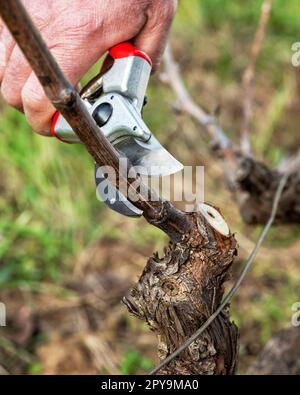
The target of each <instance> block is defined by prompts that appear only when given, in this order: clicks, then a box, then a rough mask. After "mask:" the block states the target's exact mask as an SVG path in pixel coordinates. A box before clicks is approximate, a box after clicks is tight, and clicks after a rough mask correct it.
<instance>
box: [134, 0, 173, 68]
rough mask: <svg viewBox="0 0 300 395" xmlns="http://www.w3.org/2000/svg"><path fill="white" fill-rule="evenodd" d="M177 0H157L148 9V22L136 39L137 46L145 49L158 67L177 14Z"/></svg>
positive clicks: (154, 65)
mask: <svg viewBox="0 0 300 395" xmlns="http://www.w3.org/2000/svg"><path fill="white" fill-rule="evenodd" d="M176 6H177V1H176V0H157V1H155V2H152V5H151V7H150V8H149V9H148V13H147V17H148V18H147V22H146V24H145V26H144V27H143V29H142V30H141V31H140V33H139V34H138V35H137V37H136V38H135V40H134V44H135V45H136V47H137V48H139V49H140V50H142V51H145V52H146V53H147V54H148V55H149V56H150V58H151V59H152V62H153V69H154V70H155V69H157V68H158V66H159V64H160V61H161V57H162V54H163V52H164V50H165V46H166V41H167V36H168V33H169V30H170V27H171V24H172V21H173V18H174V16H175V12H176Z"/></svg>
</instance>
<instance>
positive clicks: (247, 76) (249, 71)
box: [241, 0, 272, 155]
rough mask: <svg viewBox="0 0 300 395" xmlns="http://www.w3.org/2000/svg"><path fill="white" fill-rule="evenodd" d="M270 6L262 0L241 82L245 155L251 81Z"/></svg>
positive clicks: (247, 139)
mask: <svg viewBox="0 0 300 395" xmlns="http://www.w3.org/2000/svg"><path fill="white" fill-rule="evenodd" d="M271 6H272V0H264V2H263V4H262V7H261V16H260V21H259V24H258V28H257V31H256V34H255V38H254V41H253V43H252V47H251V60H250V62H249V64H248V66H247V67H246V69H245V71H244V74H243V80H242V84H243V88H244V105H243V115H244V122H243V127H242V133H241V150H242V152H243V153H244V154H245V155H249V154H250V152H251V145H250V142H249V127H250V122H251V119H252V115H253V109H252V107H253V82H254V78H255V66H256V61H257V57H258V55H259V52H260V50H261V46H262V43H263V40H264V37H265V31H266V27H267V24H268V20H269V17H270V12H271Z"/></svg>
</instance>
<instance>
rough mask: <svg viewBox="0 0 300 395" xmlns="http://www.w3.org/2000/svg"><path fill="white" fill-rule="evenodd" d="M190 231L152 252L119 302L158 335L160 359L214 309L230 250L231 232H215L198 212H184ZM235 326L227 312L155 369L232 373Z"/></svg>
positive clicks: (232, 246) (232, 251) (232, 250)
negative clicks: (178, 353)
mask: <svg viewBox="0 0 300 395" xmlns="http://www.w3.org/2000/svg"><path fill="white" fill-rule="evenodd" d="M187 217H188V221H189V222H190V232H189V233H188V234H186V235H185V237H184V238H183V240H182V241H181V242H178V243H174V242H170V244H169V246H168V248H167V249H166V251H165V254H164V256H163V257H162V258H159V256H158V254H154V255H153V256H152V257H151V258H150V259H149V260H148V262H147V264H146V267H145V269H144V271H143V273H142V275H141V277H140V279H139V281H138V282H137V284H135V285H134V286H133V287H132V288H131V289H130V291H129V292H128V294H127V296H126V297H124V299H123V301H124V303H125V304H126V305H127V307H128V309H129V311H130V312H131V313H132V314H134V315H135V316H136V317H138V318H140V319H142V320H145V321H146V322H147V323H148V324H149V326H150V328H151V330H153V331H155V332H156V334H157V337H158V356H159V358H160V359H164V358H165V357H167V356H168V355H169V354H170V353H172V352H173V351H175V350H176V349H177V348H178V347H179V346H180V345H181V344H182V343H183V342H184V341H185V340H186V339H188V338H189V337H190V336H191V335H192V334H193V333H194V332H195V331H196V330H197V329H198V328H199V327H200V326H201V324H203V323H204V322H205V321H206V319H207V318H208V317H209V316H210V315H211V314H212V313H213V312H214V311H215V310H216V308H217V307H218V305H219V304H220V302H221V300H222V297H223V293H224V281H225V280H226V279H227V278H228V274H229V269H230V267H231V265H232V263H233V260H234V256H235V255H236V251H237V250H236V247H237V245H236V241H235V239H234V236H233V235H232V234H230V235H229V236H223V235H221V234H220V233H218V232H217V231H216V230H215V229H214V228H213V227H212V226H210V225H209V223H208V222H207V221H206V219H205V218H204V217H203V216H202V215H201V214H200V213H192V214H187ZM237 352H238V329H237V327H236V326H235V324H234V323H232V322H231V321H230V319H229V315H228V311H223V312H222V314H220V315H219V316H218V318H217V319H216V320H215V321H214V322H213V323H212V324H211V326H210V327H209V329H208V330H207V331H205V332H204V334H203V335H202V336H200V337H199V338H198V340H197V341H195V342H193V343H192V345H191V346H190V347H189V348H187V349H186V350H185V351H184V352H182V353H181V354H180V356H178V357H177V358H175V359H174V360H173V361H172V362H171V363H170V364H168V365H167V366H166V367H165V368H163V369H161V370H160V371H159V374H203V375H204V374H207V375H216V374H222V375H225V374H227V375H229V374H233V373H234V372H235V369H236V365H237V357H238V355H237Z"/></svg>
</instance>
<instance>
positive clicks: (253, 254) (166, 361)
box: [149, 173, 290, 375]
mask: <svg viewBox="0 0 300 395" xmlns="http://www.w3.org/2000/svg"><path fill="white" fill-rule="evenodd" d="M289 175H290V173H286V174H284V175H283V176H282V178H281V180H280V182H279V184H278V188H277V190H276V193H275V197H274V200H273V205H272V210H271V214H270V217H269V219H268V221H267V223H266V225H265V226H264V228H263V230H262V232H261V234H260V236H259V238H258V240H257V242H256V244H255V247H254V249H253V250H252V252H251V254H250V256H249V258H248V259H247V261H246V263H245V265H244V267H243V270H242V272H241V274H240V275H239V277H238V279H237V280H236V282H235V284H234V285H233V287H232V288H231V289H230V291H229V292H228V293H227V295H226V296H225V298H224V299H223V302H222V303H221V304H220V306H219V307H218V308H217V310H216V311H215V312H214V313H213V314H212V315H211V316H210V317H209V318H208V319H207V320H206V321H205V322H204V324H203V325H201V327H200V328H199V329H198V330H197V331H196V332H195V333H194V334H193V335H192V336H191V337H189V338H188V339H187V340H186V341H185V342H184V343H183V344H182V345H181V346H180V347H179V348H178V349H177V350H176V351H174V352H173V353H172V354H170V355H169V356H168V357H167V358H165V359H164V360H163V361H162V362H161V363H160V364H159V365H157V366H156V367H155V368H154V369H152V370H151V371H150V372H149V374H150V375H153V374H155V373H157V372H158V371H159V370H160V369H162V368H163V367H164V366H165V365H167V364H169V363H170V362H171V361H172V360H173V359H174V358H176V357H177V356H178V355H179V354H180V353H181V352H182V351H184V350H185V349H186V348H187V347H189V346H190V345H191V344H192V343H193V342H194V341H195V340H197V339H198V337H199V336H200V335H201V334H202V333H203V332H204V331H205V330H206V329H207V328H208V326H209V325H210V324H211V323H212V322H213V321H214V320H215V319H216V318H217V316H218V315H219V314H220V313H221V312H222V311H223V309H224V308H226V306H227V305H228V303H229V302H230V300H231V299H232V297H233V296H234V294H235V293H236V291H237V290H238V289H239V287H240V285H241V283H242V281H243V279H244V278H245V276H246V274H247V272H248V270H249V269H250V266H251V264H252V262H253V261H254V259H255V258H256V255H257V253H258V251H259V248H260V246H261V245H262V243H263V241H264V239H265V237H266V235H267V233H268V231H269V229H270V227H271V226H272V224H273V222H274V219H275V217H276V212H277V209H278V204H279V201H280V199H281V196H282V193H283V190H284V187H285V185H286V182H287V180H288V177H289Z"/></svg>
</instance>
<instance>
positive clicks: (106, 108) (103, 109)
mask: <svg viewBox="0 0 300 395" xmlns="http://www.w3.org/2000/svg"><path fill="white" fill-rule="evenodd" d="M112 113H113V107H112V105H111V104H109V103H101V104H99V106H98V107H96V108H95V110H94V111H93V118H94V120H95V121H96V124H97V125H98V126H99V127H101V126H104V125H105V124H106V123H107V122H108V120H109V118H110V117H111V115H112Z"/></svg>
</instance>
